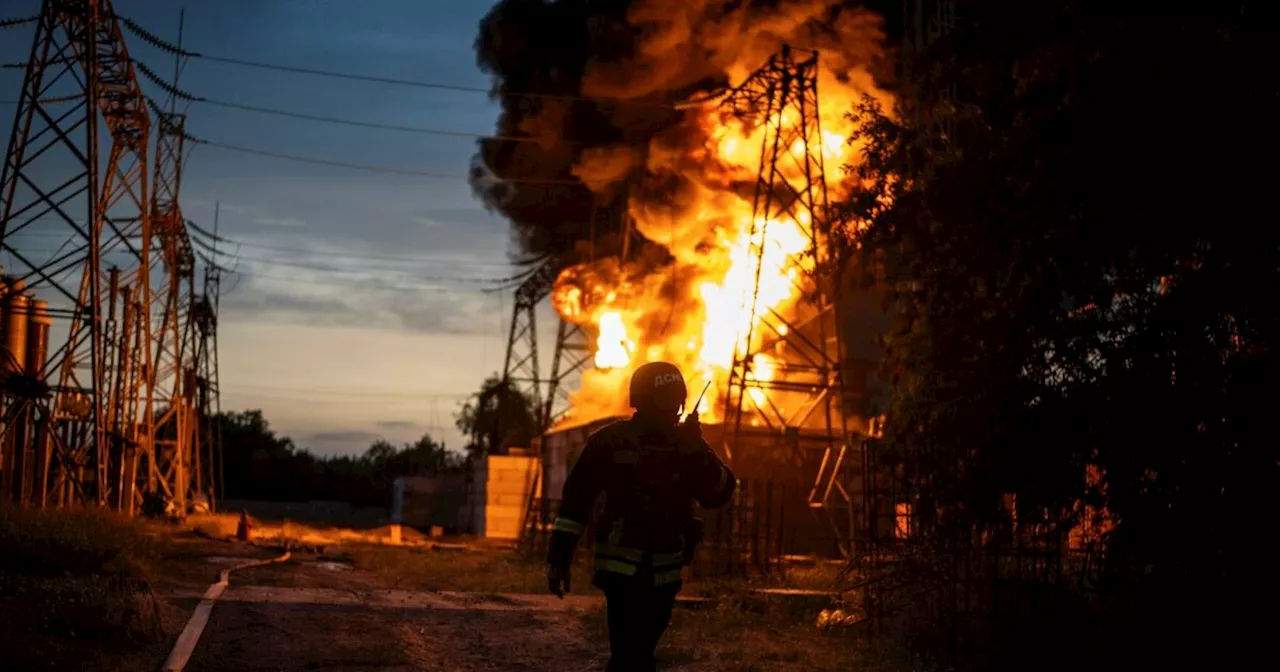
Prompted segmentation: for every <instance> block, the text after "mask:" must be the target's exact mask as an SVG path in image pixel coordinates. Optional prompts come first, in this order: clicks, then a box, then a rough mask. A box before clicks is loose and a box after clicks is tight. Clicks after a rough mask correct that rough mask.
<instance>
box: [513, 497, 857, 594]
mask: <svg viewBox="0 0 1280 672" xmlns="http://www.w3.org/2000/svg"><path fill="white" fill-rule="evenodd" d="M807 496H808V489H806V488H803V487H800V486H798V485H787V484H779V483H773V482H769V481H740V482H739V485H738V489H737V491H736V492H735V493H734V498H733V501H732V502H730V503H729V504H728V505H726V506H724V507H722V508H720V509H716V510H713V511H705V510H701V509H699V510H698V511H697V513H696V515H697V516H698V517H699V518H701V519H702V520H703V522H704V524H705V531H704V536H703V541H702V544H701V546H700V547H699V549H698V552H697V555H696V556H695V557H694V562H693V563H692V565H691V568H690V575H691V576H692V577H695V578H699V579H727V578H753V577H754V578H760V577H765V578H778V577H779V576H781V574H782V573H783V571H784V566H785V565H786V564H787V563H788V561H789V560H790V559H792V558H793V557H795V556H808V555H829V556H834V554H835V552H836V539H835V536H834V535H832V534H831V533H830V532H829V531H828V530H827V529H826V528H825V527H824V526H823V523H822V521H820V520H819V519H818V518H817V517H815V516H814V515H813V513H812V511H811V509H810V508H809V506H808V505H807V501H808V500H807ZM559 509H560V501H559V500H549V499H545V498H539V499H537V500H535V501H534V502H533V504H532V507H531V509H530V511H529V513H528V514H527V515H526V519H527V521H528V523H527V524H526V526H525V530H524V535H523V537H522V539H521V542H520V549H521V551H522V552H523V553H525V554H527V555H529V556H530V557H545V555H546V552H547V544H548V542H549V539H550V530H551V524H552V522H553V521H554V520H555V516H556V513H557V512H558V511H559ZM584 538H586V539H594V538H595V525H594V517H593V519H592V521H591V522H589V523H588V526H587V530H586V532H585V533H584Z"/></svg>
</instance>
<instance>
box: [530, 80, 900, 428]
mask: <svg viewBox="0 0 1280 672" xmlns="http://www.w3.org/2000/svg"><path fill="white" fill-rule="evenodd" d="M820 63H821V60H820ZM734 71H736V72H739V73H741V76H743V77H745V75H746V74H747V72H748V70H747V69H746V68H745V67H738V68H735V69H734ZM819 89H820V105H819V111H818V112H819V114H818V116H819V123H820V128H821V129H822V130H821V133H820V135H819V136H817V137H816V138H815V139H814V141H813V144H815V145H817V146H814V147H809V148H806V147H805V145H804V143H803V142H801V141H798V140H797V141H796V143H794V144H793V145H792V146H791V147H790V148H789V149H790V151H791V153H792V154H793V155H794V156H795V157H796V158H803V156H804V154H805V152H806V149H808V150H809V151H810V152H814V153H818V152H820V153H821V157H822V161H823V164H824V165H825V182H826V185H825V186H826V188H827V193H828V194H829V198H831V199H837V198H839V197H840V196H842V195H844V194H846V193H847V192H848V189H849V186H850V185H849V180H847V179H845V174H844V173H845V170H844V169H845V165H846V164H848V163H850V162H851V161H852V160H854V159H856V158H857V157H858V156H859V155H860V152H859V151H858V150H859V148H858V147H857V146H850V144H849V139H850V138H851V137H852V136H853V134H854V131H855V128H854V122H853V121H852V120H851V119H850V118H849V112H850V111H851V110H852V109H853V106H854V104H855V103H856V101H857V100H858V99H859V97H860V96H862V95H863V94H868V93H869V94H871V95H873V96H875V97H876V98H878V99H880V100H881V102H882V104H886V103H887V104H886V109H888V108H889V107H891V99H890V98H889V96H888V95H887V94H884V93H883V92H881V91H879V90H878V89H877V88H876V87H875V86H874V84H873V83H872V79H871V77H870V76H869V75H867V74H866V73H865V72H861V71H858V72H855V73H854V76H850V75H849V73H848V72H844V73H842V74H841V76H836V74H835V73H832V72H829V71H826V70H822V71H820V74H819ZM687 114H688V115H689V119H688V120H687V121H688V122H689V123H690V124H693V125H696V127H697V128H698V129H700V131H701V132H702V134H703V137H704V138H705V142H704V143H703V146H701V147H698V148H696V149H695V150H693V151H691V152H690V153H689V154H688V155H685V156H681V157H671V156H669V154H670V153H671V150H670V148H669V147H665V146H664V147H659V146H656V145H657V141H655V146H654V147H652V148H651V150H652V151H651V152H650V156H649V158H648V162H649V165H650V167H651V168H652V167H653V166H654V164H655V163H660V162H663V161H665V162H667V163H668V164H669V165H668V166H665V167H667V168H670V165H680V166H682V167H684V170H683V171H682V172H683V174H685V175H692V173H693V172H696V173H697V176H696V177H692V178H691V179H692V180H693V181H694V183H695V184H696V185H697V194H696V196H697V202H696V204H694V206H693V207H688V208H682V213H683V214H682V215H681V216H680V217H679V218H678V219H677V221H671V220H672V219H673V218H672V217H671V216H670V211H665V212H663V213H657V212H655V211H654V210H653V209H650V208H646V207H644V205H643V204H637V203H634V202H633V203H631V205H630V214H631V216H632V218H633V221H634V222H635V226H636V228H637V230H638V231H639V232H640V233H642V234H643V235H644V236H645V237H646V238H648V239H649V240H651V241H653V242H656V243H658V244H661V245H664V246H666V248H667V250H668V251H669V252H670V253H671V255H672V257H674V259H675V262H674V264H672V265H671V266H669V267H667V268H665V269H663V270H662V271H660V272H656V273H653V274H650V275H643V276H640V277H630V276H629V275H628V272H627V270H626V269H624V268H618V267H616V261H613V262H609V263H612V264H615V265H614V266H612V267H608V268H606V267H605V265H604V264H599V263H597V264H594V265H591V266H587V265H583V266H579V267H575V268H571V269H569V270H568V271H566V272H565V273H564V274H562V275H561V277H560V278H559V279H558V280H557V283H556V287H555V290H554V293H553V305H554V306H555V308H556V310H557V312H558V313H559V315H560V316H561V317H562V318H563V319H565V320H568V321H571V322H574V323H577V324H581V325H584V326H587V327H589V328H590V329H591V331H592V332H593V333H596V334H598V341H597V348H598V350H597V352H596V355H595V366H596V368H594V369H590V370H587V371H585V372H584V374H583V377H582V384H581V388H580V389H579V390H577V391H576V392H575V393H573V396H572V400H573V403H572V408H571V410H570V412H569V414H568V416H567V417H570V418H572V419H573V420H575V421H587V420H592V419H596V418H601V417H607V416H610V415H619V414H624V413H626V412H627V408H626V406H625V402H626V395H625V394H619V392H620V390H623V389H624V386H625V385H626V383H627V380H628V377H629V376H630V374H631V372H632V371H633V370H634V368H635V367H636V366H638V365H639V364H641V363H644V362H645V361H654V360H665V361H669V362H672V363H673V364H676V365H677V366H679V367H680V368H681V369H682V370H683V371H684V373H685V377H686V378H687V379H688V382H689V389H690V390H693V391H694V393H695V394H696V391H697V390H701V389H702V387H703V386H704V385H705V384H706V383H707V382H711V383H712V390H713V391H711V392H708V394H707V397H706V399H704V401H703V402H702V404H700V406H701V408H699V409H698V410H699V412H700V413H701V414H702V417H703V419H704V421H709V422H716V421H718V420H722V419H723V418H724V414H725V408H724V398H725V392H726V384H727V382H728V378H729V373H730V370H731V367H732V365H733V362H734V359H735V352H744V351H747V350H748V347H749V346H750V348H751V350H752V351H754V350H755V349H756V348H757V347H759V346H760V345H761V343H763V342H764V341H763V340H762V339H764V338H765V334H764V333H763V332H765V331H766V330H765V329H763V328H760V327H761V325H760V320H759V318H758V317H757V318H756V319H755V320H754V321H753V318H752V315H753V302H754V310H755V315H757V316H759V315H762V314H768V313H770V312H774V313H777V314H783V315H786V314H788V313H790V312H792V311H793V310H795V309H796V306H797V300H798V299H799V296H798V294H799V292H798V290H797V281H798V280H801V279H802V278H803V277H805V276H806V275H807V274H810V273H812V272H813V270H814V267H813V264H814V257H815V254H816V253H818V248H819V247H820V246H821V244H822V243H821V241H818V242H817V244H815V241H814V240H813V239H812V238H811V237H810V235H809V233H808V232H810V231H811V230H812V228H813V227H812V222H810V221H808V218H807V213H802V215H801V221H795V220H789V219H785V218H782V219H774V220H770V221H762V220H756V221H754V222H753V220H752V218H753V210H752V201H751V194H750V192H749V190H743V189H740V188H733V187H734V186H735V185H741V184H749V183H752V182H754V181H755V179H756V176H757V174H758V172H759V170H760V162H761V146H762V142H763V141H764V139H765V134H766V129H765V125H764V124H760V123H755V124H748V123H746V122H744V121H743V120H741V119H739V118H736V117H733V116H730V115H729V114H727V113H725V112H723V111H721V110H718V109H715V108H701V109H696V110H691V111H688V112H687ZM787 114H791V113H790V112H786V113H784V116H783V117H782V118H781V120H780V121H781V122H782V123H783V124H784V125H785V124H788V123H791V122H792V121H794V120H792V119H789V118H788V117H787V116H786V115H787ZM778 164H779V166H780V169H781V170H783V171H788V170H789V171H792V173H791V175H790V176H791V177H797V176H798V173H797V172H796V171H799V170H801V169H800V168H798V167H797V166H798V165H802V162H801V163H797V162H796V161H790V160H787V158H786V157H785V156H784V157H780V160H779V162H778ZM690 169H694V170H693V171H692V172H691V171H690ZM753 225H754V226H753ZM753 231H754V233H753ZM677 276H678V277H677ZM757 278H758V283H757ZM757 285H758V291H757ZM672 286H678V287H683V288H686V290H685V293H684V294H680V293H679V290H673V289H672ZM748 339H750V341H751V342H750V343H748ZM751 364H752V366H751V367H750V370H749V373H748V374H747V375H748V377H749V378H750V377H754V378H756V379H758V380H773V379H775V378H777V377H779V376H785V371H782V369H784V368H785V363H784V362H782V361H781V360H780V359H778V358H776V357H775V356H772V355H770V354H768V353H761V354H757V355H755V356H754V358H753V360H752V363H751ZM749 394H751V395H752V398H753V400H754V401H755V402H756V403H757V404H763V403H765V399H764V398H763V394H762V393H761V392H760V391H759V390H755V389H751V390H749ZM690 401H692V400H690Z"/></svg>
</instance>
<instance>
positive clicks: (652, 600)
mask: <svg viewBox="0 0 1280 672" xmlns="http://www.w3.org/2000/svg"><path fill="white" fill-rule="evenodd" d="M645 579H648V580H645ZM603 588H604V596H605V609H606V611H607V612H608V619H609V650H610V656H609V667H607V668H606V671H607V672H653V670H654V669H655V664H656V663H655V661H654V657H653V651H654V649H656V648H657V646H658V640H659V639H661V638H662V633H664V632H666V630H667V625H669V624H670V623H671V609H672V607H673V606H675V601H676V593H677V592H679V591H680V584H679V583H674V584H668V585H665V586H658V587H654V586H653V582H652V578H650V577H644V578H641V577H636V578H635V579H632V580H622V581H616V582H609V585H606V586H603Z"/></svg>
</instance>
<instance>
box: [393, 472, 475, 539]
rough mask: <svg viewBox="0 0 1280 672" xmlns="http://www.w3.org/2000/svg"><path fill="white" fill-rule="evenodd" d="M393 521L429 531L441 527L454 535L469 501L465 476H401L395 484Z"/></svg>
mask: <svg viewBox="0 0 1280 672" xmlns="http://www.w3.org/2000/svg"><path fill="white" fill-rule="evenodd" d="M393 487H394V492H393V495H392V498H391V522H392V523H397V524H400V525H404V526H406V527H411V528H414V529H416V530H419V531H421V532H424V533H425V532H429V531H430V530H431V528H433V527H439V528H440V529H441V530H443V531H445V532H454V531H457V530H458V529H459V527H460V526H461V521H460V517H459V512H460V511H461V510H462V508H463V503H464V502H465V500H466V480H465V477H464V476H463V475H462V474H460V473H459V474H442V475H439V476H402V477H400V478H397V479H396V480H395V481H394V485H393Z"/></svg>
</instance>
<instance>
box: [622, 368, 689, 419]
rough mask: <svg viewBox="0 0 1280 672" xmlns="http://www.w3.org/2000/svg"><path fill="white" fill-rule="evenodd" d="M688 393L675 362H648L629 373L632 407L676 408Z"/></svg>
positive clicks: (681, 403) (682, 376)
mask: <svg viewBox="0 0 1280 672" xmlns="http://www.w3.org/2000/svg"><path fill="white" fill-rule="evenodd" d="M688 395H689V391H688V390H687V389H686V388H685V385H684V375H682V374H681V373H680V369H678V368H676V365H675V364H670V363H668V362H649V363H648V364H643V365H641V366H640V368H638V369H636V370H635V373H632V374H631V407H632V408H640V407H641V406H645V405H656V406H658V407H660V408H670V409H678V408H680V406H681V405H683V404H684V402H685V397H687V396H688Z"/></svg>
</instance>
